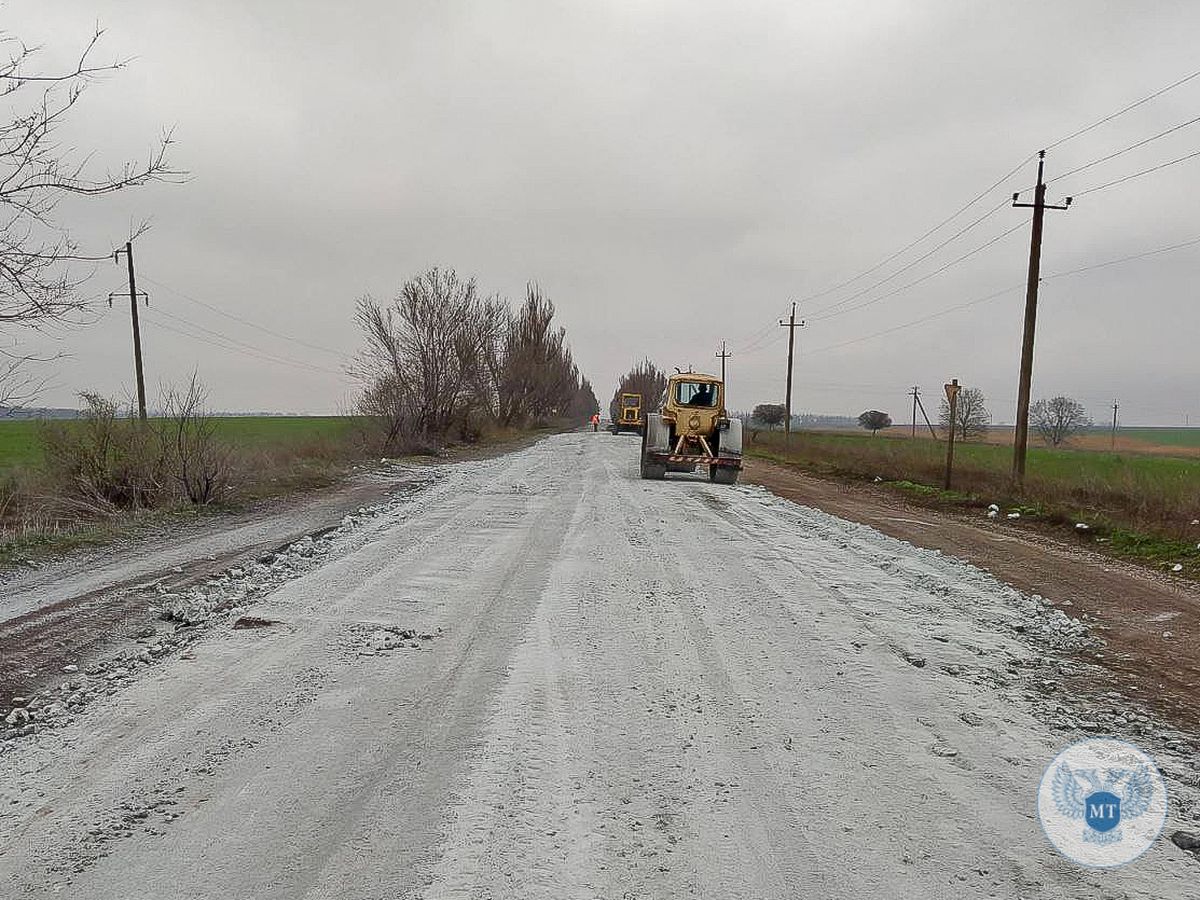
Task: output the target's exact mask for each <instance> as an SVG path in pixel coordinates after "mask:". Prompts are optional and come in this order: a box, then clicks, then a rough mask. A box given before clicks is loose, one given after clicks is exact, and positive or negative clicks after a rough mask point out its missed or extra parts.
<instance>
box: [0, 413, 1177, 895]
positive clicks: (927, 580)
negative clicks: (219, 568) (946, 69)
mask: <svg viewBox="0 0 1200 900" xmlns="http://www.w3.org/2000/svg"><path fill="white" fill-rule="evenodd" d="M422 485H423V486H422V487H421V489H420V490H416V491H410V492H408V493H407V494H405V495H404V496H402V497H400V498H397V499H396V500H394V501H392V502H390V503H388V504H386V505H384V506H383V507H381V508H379V509H377V510H375V511H373V514H372V515H370V516H365V517H362V518H361V520H353V519H352V520H350V521H344V522H343V523H342V525H341V526H340V527H338V528H336V529H335V530H333V531H331V532H329V533H328V534H326V535H324V536H323V537H321V538H320V539H319V540H318V541H315V542H302V543H300V544H297V545H296V546H295V547H294V548H293V550H292V551H289V552H286V553H283V554H280V555H279V556H278V557H277V558H275V559H274V561H273V562H270V563H263V564H260V565H257V566H255V567H253V568H248V569H245V570H243V569H242V568H239V569H237V570H236V571H232V572H229V573H226V574H225V575H223V576H221V577H219V578H214V579H212V580H211V582H210V583H208V584H207V585H206V586H205V587H203V588H202V589H196V590H195V591H194V592H193V593H192V594H190V595H189V596H188V597H187V598H184V599H185V600H186V602H187V604H190V606H189V609H194V610H199V612H198V613H197V615H196V616H195V618H196V620H197V624H194V625H190V626H185V625H183V624H178V625H177V626H166V631H167V632H170V629H171V628H172V627H176V628H177V631H176V632H175V633H174V634H167V635H166V638H167V639H164V640H163V641H161V642H160V643H155V644H154V645H153V647H152V648H150V649H147V650H145V651H144V652H141V653H139V654H138V655H137V656H136V657H131V658H129V659H128V660H127V663H128V664H127V665H126V664H124V661H122V660H118V661H113V662H111V663H108V664H92V665H89V664H88V663H87V662H86V661H81V665H80V670H81V671H80V672H78V673H74V672H72V673H65V674H64V675H63V680H64V682H65V683H66V684H65V686H64V687H63V688H62V689H61V690H62V691H64V692H66V691H69V692H71V694H70V696H71V697H72V698H75V699H76V700H78V702H74V703H66V704H65V707H64V708H63V709H62V710H60V711H57V712H55V713H54V714H53V715H49V714H48V715H47V717H46V718H45V724H44V726H41V727H37V728H34V729H33V730H32V732H31V733H26V734H24V735H23V736H20V735H17V734H16V733H15V732H12V731H10V732H9V736H8V738H7V739H6V740H4V742H3V743H2V744H0V750H3V752H2V753H0V884H4V885H5V886H6V888H5V893H6V896H19V897H44V896H62V897H71V898H87V900H141V898H145V900H151V898H153V900H167V898H222V900H241V898H256V900H268V898H270V900H276V898H278V900H282V898H289V900H290V898H311V900H316V898H363V900H366V898H371V900H376V898H378V900H383V898H388V900H397V898H430V900H432V898H581V900H584V898H587V900H590V898H667V897H698V898H759V900H761V898H813V900H817V898H821V900H827V898H868V897H872V898H873V897H879V898H908V897H914V898H917V897H919V898H923V900H926V898H954V900H962V898H974V897H1001V898H1034V897H1045V898H1076V897H1078V898H1089V900H1093V898H1099V897H1104V898H1120V897H1144V898H1174V897H1179V898H1183V897H1195V896H1196V893H1195V886H1196V884H1197V878H1198V875H1200V862H1198V861H1197V860H1196V859H1195V858H1194V857H1192V856H1191V855H1189V854H1187V853H1185V852H1183V851H1181V850H1179V849H1177V848H1176V847H1175V846H1174V845H1173V844H1172V843H1171V842H1170V841H1169V840H1168V839H1167V838H1166V837H1165V836H1164V837H1163V838H1161V839H1160V840H1159V841H1158V842H1157V843H1156V844H1155V845H1154V846H1153V847H1152V848H1151V849H1150V850H1149V851H1148V852H1147V853H1146V855H1145V856H1143V857H1142V858H1140V859H1139V860H1138V861H1136V862H1135V863H1133V864H1131V865H1129V866H1127V867H1125V868H1122V869H1118V870H1111V871H1099V870H1097V871H1093V870H1085V869H1081V868H1079V867H1077V866H1075V865H1073V864H1071V863H1069V862H1068V861H1067V860H1065V859H1063V858H1062V857H1060V856H1058V855H1057V853H1056V852H1055V851H1054V850H1053V849H1052V848H1051V847H1050V845H1049V844H1048V842H1047V841H1046V839H1045V837H1044V836H1043V834H1042V832H1041V830H1040V827H1039V825H1038V821H1037V818H1036V807H1037V796H1036V794H1037V785H1038V782H1039V780H1040V778H1041V776H1042V771H1043V769H1044V767H1045V766H1046V764H1047V763H1048V762H1049V761H1050V760H1051V759H1052V758H1053V757H1054V756H1055V754H1056V753H1057V752H1058V751H1059V750H1060V749H1061V748H1062V747H1063V746H1065V745H1066V744H1067V743H1069V742H1070V741H1071V740H1073V739H1075V737H1077V736H1078V735H1074V734H1072V733H1070V732H1069V731H1064V730H1063V729H1062V728H1061V727H1060V728H1055V727H1053V725H1052V724H1051V723H1050V722H1049V720H1048V718H1047V717H1048V715H1049V707H1048V706H1047V702H1046V701H1039V700H1038V696H1039V693H1038V690H1037V687H1038V685H1039V684H1041V683H1043V682H1046V681H1047V678H1048V676H1053V675H1056V674H1057V673H1059V672H1060V671H1069V670H1070V667H1071V666H1072V665H1074V663H1073V662H1072V650H1073V649H1074V648H1078V647H1080V646H1083V645H1084V644H1086V643H1087V642H1088V641H1091V640H1093V638H1092V636H1091V635H1090V634H1089V633H1088V630H1087V628H1086V627H1085V626H1083V625H1081V624H1080V623H1078V622H1074V621H1073V620H1070V619H1068V618H1067V617H1066V616H1064V615H1063V613H1062V612H1061V611H1059V610H1056V609H1054V608H1052V607H1050V606H1048V605H1046V604H1044V603H1041V602H1040V601H1039V600H1038V599H1037V598H1033V597H1029V596H1026V595H1023V594H1021V593H1019V592H1018V591H1016V590H1014V589H1012V588H1009V587H1006V586H1005V585H1002V584H1001V583H999V582H997V581H995V580H994V579H993V578H992V577H991V576H990V575H988V574H986V573H984V572H982V571H980V570H978V569H974V568H972V567H970V566H967V565H965V564H962V563H959V562H957V561H954V560H952V559H949V558H947V557H944V556H942V555H940V554H938V553H936V552H933V551H924V550H918V549H916V548H914V547H912V546H910V545H908V544H905V543H903V542H901V541H898V540H895V539H893V538H889V537H886V536H884V535H882V534H880V533H879V532H876V531H874V530H872V529H870V528H867V527H865V526H861V525H855V524H852V523H849V522H846V521H843V520H840V519H837V518H834V517H832V516H829V515H827V514H825V513H821V512H818V511H816V510H812V509H809V508H806V507H802V506H798V505H796V504H793V503H791V502H789V501H786V500H782V499H779V498H776V497H774V496H773V495H771V494H769V493H767V492H766V491H765V490H763V489H761V488H757V487H751V486H738V487H733V488H729V487H718V486H714V485H710V484H709V483H708V482H707V481H702V480H697V479H687V478H676V479H672V480H668V481H666V482H643V481H641V480H639V479H638V478H637V467H636V441H635V440H634V439H631V438H629V437H628V436H625V437H616V436H612V435H608V434H571V435H562V436H559V437H554V438H550V439H547V440H545V441H542V442H540V443H539V444H537V445H535V446H533V447H531V448H528V449H526V450H522V451H520V452H516V453H512V454H509V455H508V456H505V457H502V458H499V459H494V460H486V461H478V462H470V463H461V464H456V465H452V466H446V467H441V468H439V469H438V470H437V472H436V477H434V476H433V475H431V476H430V477H428V478H426V479H425V480H423V481H422ZM65 589H66V588H64V590H65ZM146 602H147V603H153V604H156V606H155V608H163V609H171V608H173V607H172V603H174V602H175V600H174V599H172V598H163V597H162V596H157V597H156V596H149V597H148V598H147V600H146ZM189 615H190V613H189ZM234 623H240V625H241V626H247V625H253V626H260V627H234ZM154 640H157V638H155V639H154ZM153 648H158V649H157V650H154V649H153ZM2 649H3V647H0V650H2ZM152 651H153V652H152ZM118 663H122V664H121V665H120V667H119V668H118V669H114V668H113V667H114V666H117V664H118ZM118 673H119V674H118ZM89 679H91V682H89ZM96 682H98V683H100V684H101V685H106V687H104V688H103V689H102V690H101V689H96V688H95V684H94V683H96ZM89 685H91V686H89ZM56 696H57V695H56ZM2 699H3V702H2V703H0V712H7V711H8V710H9V709H10V706H9V704H8V700H9V698H2ZM1053 702H1054V703H1055V704H1058V706H1059V708H1062V704H1064V703H1067V702H1068V698H1063V697H1057V698H1055V700H1054V701H1053ZM36 713H37V710H35V715H34V718H33V722H34V723H35V724H37V722H38V721H39V719H38V715H37V714H36ZM1137 722H1138V720H1137V717H1136V716H1133V715H1132V714H1131V724H1137ZM23 731H24V729H23ZM1138 734H1139V737H1140V739H1139V741H1138V742H1139V744H1140V745H1141V746H1142V747H1143V749H1146V750H1147V751H1149V752H1151V753H1154V754H1155V755H1156V757H1157V758H1158V760H1159V762H1160V765H1161V766H1162V767H1163V769H1164V771H1165V772H1166V774H1167V775H1168V778H1169V790H1170V791H1171V792H1172V809H1171V812H1170V814H1169V816H1168V824H1167V831H1166V834H1170V833H1171V831H1172V830H1173V829H1174V828H1185V827H1186V828H1191V829H1192V830H1196V829H1195V827H1194V825H1193V820H1194V818H1195V817H1197V816H1198V815H1200V807H1198V806H1197V805H1196V802H1195V798H1196V792H1195V788H1194V785H1193V784H1192V783H1191V782H1189V781H1188V779H1187V777H1186V776H1187V772H1188V771H1190V767H1189V762H1190V758H1188V757H1186V756H1176V757H1169V756H1163V755H1160V750H1159V747H1158V744H1159V743H1160V736H1159V735H1157V734H1155V733H1154V728H1153V725H1152V723H1151V724H1150V725H1146V723H1145V722H1144V721H1143V722H1142V727H1141V731H1139V733H1138ZM1176 745H1177V746H1178V742H1176Z"/></svg>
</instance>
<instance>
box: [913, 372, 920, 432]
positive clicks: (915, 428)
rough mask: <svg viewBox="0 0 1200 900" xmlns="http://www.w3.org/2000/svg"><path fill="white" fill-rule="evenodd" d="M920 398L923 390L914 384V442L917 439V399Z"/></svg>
mask: <svg viewBox="0 0 1200 900" xmlns="http://www.w3.org/2000/svg"><path fill="white" fill-rule="evenodd" d="M920 396H921V389H920V388H918V387H917V386H916V385H915V384H914V385H913V389H912V398H913V417H912V437H913V440H914V441H915V440H916V439H917V399H918V398H919V397H920Z"/></svg>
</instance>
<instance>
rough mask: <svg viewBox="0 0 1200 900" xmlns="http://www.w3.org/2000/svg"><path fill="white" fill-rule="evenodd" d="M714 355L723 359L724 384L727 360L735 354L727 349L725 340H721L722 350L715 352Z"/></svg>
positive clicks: (722, 375) (722, 379)
mask: <svg viewBox="0 0 1200 900" xmlns="http://www.w3.org/2000/svg"><path fill="white" fill-rule="evenodd" d="M713 355H714V356H716V357H717V358H718V359H720V360H721V383H722V384H724V383H725V360H727V359H729V357H731V356H733V354H732V353H730V352H729V351H728V350H726V349H725V342H724V341H721V352H720V353H716V354H713Z"/></svg>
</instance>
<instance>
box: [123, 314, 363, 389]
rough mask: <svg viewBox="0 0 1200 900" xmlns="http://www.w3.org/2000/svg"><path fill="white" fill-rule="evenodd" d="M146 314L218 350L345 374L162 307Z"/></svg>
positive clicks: (159, 323) (166, 328) (172, 329)
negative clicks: (272, 350)
mask: <svg viewBox="0 0 1200 900" xmlns="http://www.w3.org/2000/svg"><path fill="white" fill-rule="evenodd" d="M147 315H148V316H149V318H150V321H152V322H154V325H155V326H156V327H158V328H162V329H164V330H166V331H170V332H173V333H175V334H179V335H182V336H184V337H189V338H192V339H193V340H197V341H200V342H201V343H203V344H207V345H209V346H211V347H216V348H217V349H220V350H227V351H230V352H233V353H241V354H242V355H243V356H248V357H252V358H254V359H258V360H262V361H264V362H273V363H277V364H279V365H284V366H290V367H292V368H294V369H303V370H306V371H309V372H319V373H321V374H324V375H337V376H341V375H343V374H345V373H343V372H338V371H336V370H334V369H327V368H324V367H322V366H318V365H315V364H313V363H307V362H302V361H300V360H295V359H289V358H287V357H283V356H276V355H274V354H272V353H268V352H266V351H264V350H261V349H259V348H257V347H254V346H252V345H250V344H246V343H243V342H242V341H239V340H237V339H236V338H231V337H229V336H228V335H225V334H222V333H220V332H218V331H213V330H212V329H210V328H205V327H204V326H203V325H197V324H196V323H195V322H191V321H189V320H187V319H184V318H183V317H182V316H177V315H174V314H172V313H169V312H166V311H165V310H162V309H152V310H148V311H147ZM159 316H166V317H168V318H170V319H174V320H176V321H177V322H179V323H180V325H181V326H182V327H175V326H171V325H168V324H167V323H166V322H161V321H158V317H159ZM197 331H200V332H204V333H207V334H208V335H211V336H212V337H205V336H204V334H197V333H196V332H197ZM214 338H215V340H214Z"/></svg>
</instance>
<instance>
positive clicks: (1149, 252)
mask: <svg viewBox="0 0 1200 900" xmlns="http://www.w3.org/2000/svg"><path fill="white" fill-rule="evenodd" d="M1193 244H1200V237H1194V238H1189V239H1188V240H1186V241H1181V242H1180V243H1178V244H1169V245H1168V246H1166V247H1156V248H1155V249H1153V250H1144V251H1142V252H1141V253H1134V254H1131V255H1129V256H1122V257H1120V258H1118V259H1110V260H1108V261H1107V262H1102V263H1093V264H1092V265H1089V266H1080V267H1079V268H1078V269H1068V270H1067V271H1065V272H1055V273H1053V274H1051V275H1043V276H1042V281H1049V280H1050V279H1051V278H1063V277H1064V276H1066V275H1078V274H1079V273H1080V272H1090V271H1092V269H1103V268H1106V267H1107V266H1115V265H1117V264H1118V263H1125V262H1132V261H1133V260H1135V259H1145V258H1146V257H1148V256H1157V255H1158V254H1159V253H1169V252H1170V251H1172V250H1180V249H1182V248H1184V247H1191V246H1192V245H1193Z"/></svg>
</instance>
